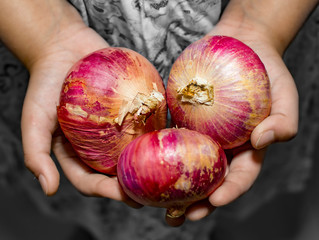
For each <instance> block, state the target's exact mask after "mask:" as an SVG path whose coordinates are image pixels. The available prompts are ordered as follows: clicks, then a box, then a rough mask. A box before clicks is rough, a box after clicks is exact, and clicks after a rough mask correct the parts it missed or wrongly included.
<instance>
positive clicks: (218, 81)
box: [166, 36, 271, 149]
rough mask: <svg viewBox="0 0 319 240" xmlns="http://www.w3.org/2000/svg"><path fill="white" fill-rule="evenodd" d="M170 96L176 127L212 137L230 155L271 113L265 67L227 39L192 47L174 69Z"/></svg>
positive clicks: (207, 40)
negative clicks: (229, 151)
mask: <svg viewBox="0 0 319 240" xmlns="http://www.w3.org/2000/svg"><path fill="white" fill-rule="evenodd" d="M166 94H167V104H168V107H169V109H170V113H171V115H172V121H173V123H174V124H176V125H177V126H178V127H185V128H188V129H193V130H197V131H199V132H201V133H204V134H207V135H209V136H211V137H212V138H213V139H214V140H216V141H218V142H219V143H220V144H221V145H222V147H223V148H224V149H231V148H234V147H237V146H240V145H242V144H243V143H245V142H246V141H248V140H249V138H250V135H251V132H252V131H253V129H254V128H255V127H256V126H257V125H258V124H259V123H260V122H261V121H262V120H263V119H265V118H266V117H267V116H268V115H269V113H270V107H271V99H270V83H269V79H268V75H267V72H266V69H265V67H264V65H263V63H262V62H261V60H260V59H259V57H258V56H257V54H256V53H254V51H253V50H252V49H251V48H249V47H248V46H247V45H245V44H244V43H242V42H240V41H239V40H236V39H234V38H231V37H226V36H213V37H206V38H203V39H201V40H199V41H197V42H195V43H193V44H191V45H189V46H188V47H187V48H186V49H185V50H184V51H183V52H182V54H181V55H180V56H179V57H178V58H177V60H176V62H175V63H174V64H173V66H172V69H171V72H170V75H169V79H168V85H167V90H166Z"/></svg>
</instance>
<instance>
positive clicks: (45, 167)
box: [21, 100, 60, 195]
mask: <svg viewBox="0 0 319 240" xmlns="http://www.w3.org/2000/svg"><path fill="white" fill-rule="evenodd" d="M46 119H47V118H46V116H45V114H44V113H43V111H41V110H39V109H38V108H37V107H36V106H34V105H32V106H31V104H29V102H28V101H27V100H26V101H25V104H24V107H23V112H22V120H21V131H22V142H23V151H24V162H25V165H26V167H27V168H28V169H29V170H30V171H31V172H32V173H33V174H34V175H35V177H36V178H37V179H38V180H39V182H40V184H41V187H42V189H43V191H44V193H45V194H46V195H53V194H55V193H56V191H57V190H58V186H59V181H60V175H59V172H58V170H57V168H56V166H55V163H54V161H53V160H52V158H51V157H50V152H51V139H52V134H51V131H50V129H52V127H50V126H49V124H48V123H47V121H46Z"/></svg>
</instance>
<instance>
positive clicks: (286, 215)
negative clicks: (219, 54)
mask: <svg viewBox="0 0 319 240" xmlns="http://www.w3.org/2000/svg"><path fill="white" fill-rule="evenodd" d="M284 59H285V62H286V64H287V66H288V68H289V70H290V71H291V73H292V75H293V76H294V79H295V81H296V84H297V87H298V90H299V97H300V126H299V134H298V136H297V137H296V138H294V139H293V140H292V141H290V142H287V143H280V144H274V145H273V146H271V147H270V148H269V150H268V152H267V156H266V159H265V163H264V165H263V169H262V173H261V174H260V176H259V178H258V179H257V182H256V183H255V184H254V186H253V188H252V189H251V190H250V191H249V192H248V193H247V194H245V195H244V196H243V197H241V198H240V199H238V200H236V201H235V202H234V203H232V204H230V205H228V206H225V207H222V208H219V209H217V210H216V211H215V212H214V214H212V215H211V216H209V217H207V218H205V219H203V220H201V221H198V222H186V223H185V224H184V225H183V226H182V227H179V228H171V227H168V226H167V225H166V224H165V222H164V218H163V216H164V210H162V209H154V208H148V207H145V208H143V209H140V210H135V209H130V208H129V207H127V206H126V205H124V204H122V203H119V202H114V201H111V200H108V199H96V198H88V197H84V196H82V195H81V194H79V193H78V192H77V191H76V190H75V189H74V188H73V187H72V186H71V184H70V183H69V182H68V180H67V179H65V178H64V177H63V175H62V179H61V186H60V188H59V191H58V192H57V194H56V195H55V196H53V197H46V196H45V195H44V194H43V193H42V191H41V188H40V185H39V183H38V181H37V180H36V179H35V178H34V177H33V175H32V174H31V173H30V172H29V171H28V170H27V169H25V167H24V163H23V153H22V145H21V136H20V117H21V109H22V104H23V99H24V95H25V91H26V88H27V84H28V72H27V71H26V69H25V68H24V67H23V66H22V65H21V63H20V62H19V61H18V60H17V59H16V58H15V57H14V56H12V54H11V53H10V52H9V51H8V50H7V49H6V48H5V47H4V46H3V45H1V43H0V109H1V112H0V213H1V214H0V239H1V240H20V239H25V240H28V239H32V240H40V239H46V240H51V239H52V240H53V239H54V240H56V239H59V240H73V239H77V240H81V239H86V240H91V239H92V240H100V239H112V240H122V239H133V240H134V239H138V240H144V239H145V240H146V239H147V240H148V239H152V240H160V239H176V240H177V239H183V240H187V239H195V238H196V239H200V240H206V239H211V240H233V239H246V240H255V239H259V240H263V239H273V240H286V239H287V240H317V239H318V236H319V228H318V226H319V225H318V224H319V9H318V8H317V9H316V10H315V11H314V12H313V14H312V15H311V16H310V18H309V19H308V21H307V22H306V23H305V25H304V26H303V28H302V29H301V31H300V32H299V34H298V36H297V37H296V39H295V40H294V41H293V43H292V44H291V46H290V47H289V49H288V50H287V52H286V54H285V57H284Z"/></svg>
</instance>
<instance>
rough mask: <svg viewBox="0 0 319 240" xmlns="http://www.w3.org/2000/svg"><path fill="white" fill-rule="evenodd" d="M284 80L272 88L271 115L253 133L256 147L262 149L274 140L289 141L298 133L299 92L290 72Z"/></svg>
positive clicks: (253, 143)
mask: <svg viewBox="0 0 319 240" xmlns="http://www.w3.org/2000/svg"><path fill="white" fill-rule="evenodd" d="M282 82H283V83H282V84H280V85H279V84H277V85H275V86H273V88H272V107H271V113H270V115H269V116H268V117H267V118H266V119H264V120H263V121H262V122H261V123H260V124H259V125H258V126H257V127H256V128H255V129H254V131H253V132H252V134H251V143H252V145H253V147H254V148H255V149H262V148H264V147H266V146H268V145H270V144H271V143H274V142H282V141H288V140H290V139H292V138H293V137H294V136H295V135H296V134H297V131H298V118H299V111H298V92H297V89H296V86H295V84H294V82H293V79H292V77H291V76H290V74H289V75H287V79H286V80H285V81H284V80H282Z"/></svg>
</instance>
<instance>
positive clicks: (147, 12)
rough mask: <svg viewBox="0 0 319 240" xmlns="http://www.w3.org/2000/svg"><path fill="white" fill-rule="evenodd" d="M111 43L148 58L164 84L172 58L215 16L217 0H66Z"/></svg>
mask: <svg viewBox="0 0 319 240" xmlns="http://www.w3.org/2000/svg"><path fill="white" fill-rule="evenodd" d="M69 1H70V2H71V3H72V4H73V5H74V6H75V7H76V8H77V9H78V11H79V12H80V14H81V16H82V18H83V20H84V22H85V23H86V24H87V25H88V26H90V27H92V28H93V29H94V30H96V31H97V32H98V33H99V34H100V35H101V36H102V37H103V38H104V39H105V40H106V41H107V42H108V43H109V44H110V45H111V46H116V47H118V46H120V47H127V48H130V49H133V50H135V51H137V52H139V53H141V54H142V55H144V56H145V57H146V58H148V59H149V60H150V61H151V62H152V63H153V64H154V66H155V67H156V68H157V70H158V71H159V73H160V74H161V76H162V78H163V79H164V82H165V83H166V81H167V77H168V74H169V71H170V67H171V65H172V63H173V62H174V60H175V59H176V57H177V56H178V55H179V54H180V53H181V52H182V50H183V49H184V48H185V47H186V46H188V45H189V44H190V43H192V42H194V41H196V40H198V39H199V38H201V37H203V36H204V35H205V34H206V33H207V32H209V31H210V30H211V29H212V28H213V26H214V25H215V24H216V22H217V21H218V19H219V15H220V12H221V0H69Z"/></svg>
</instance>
